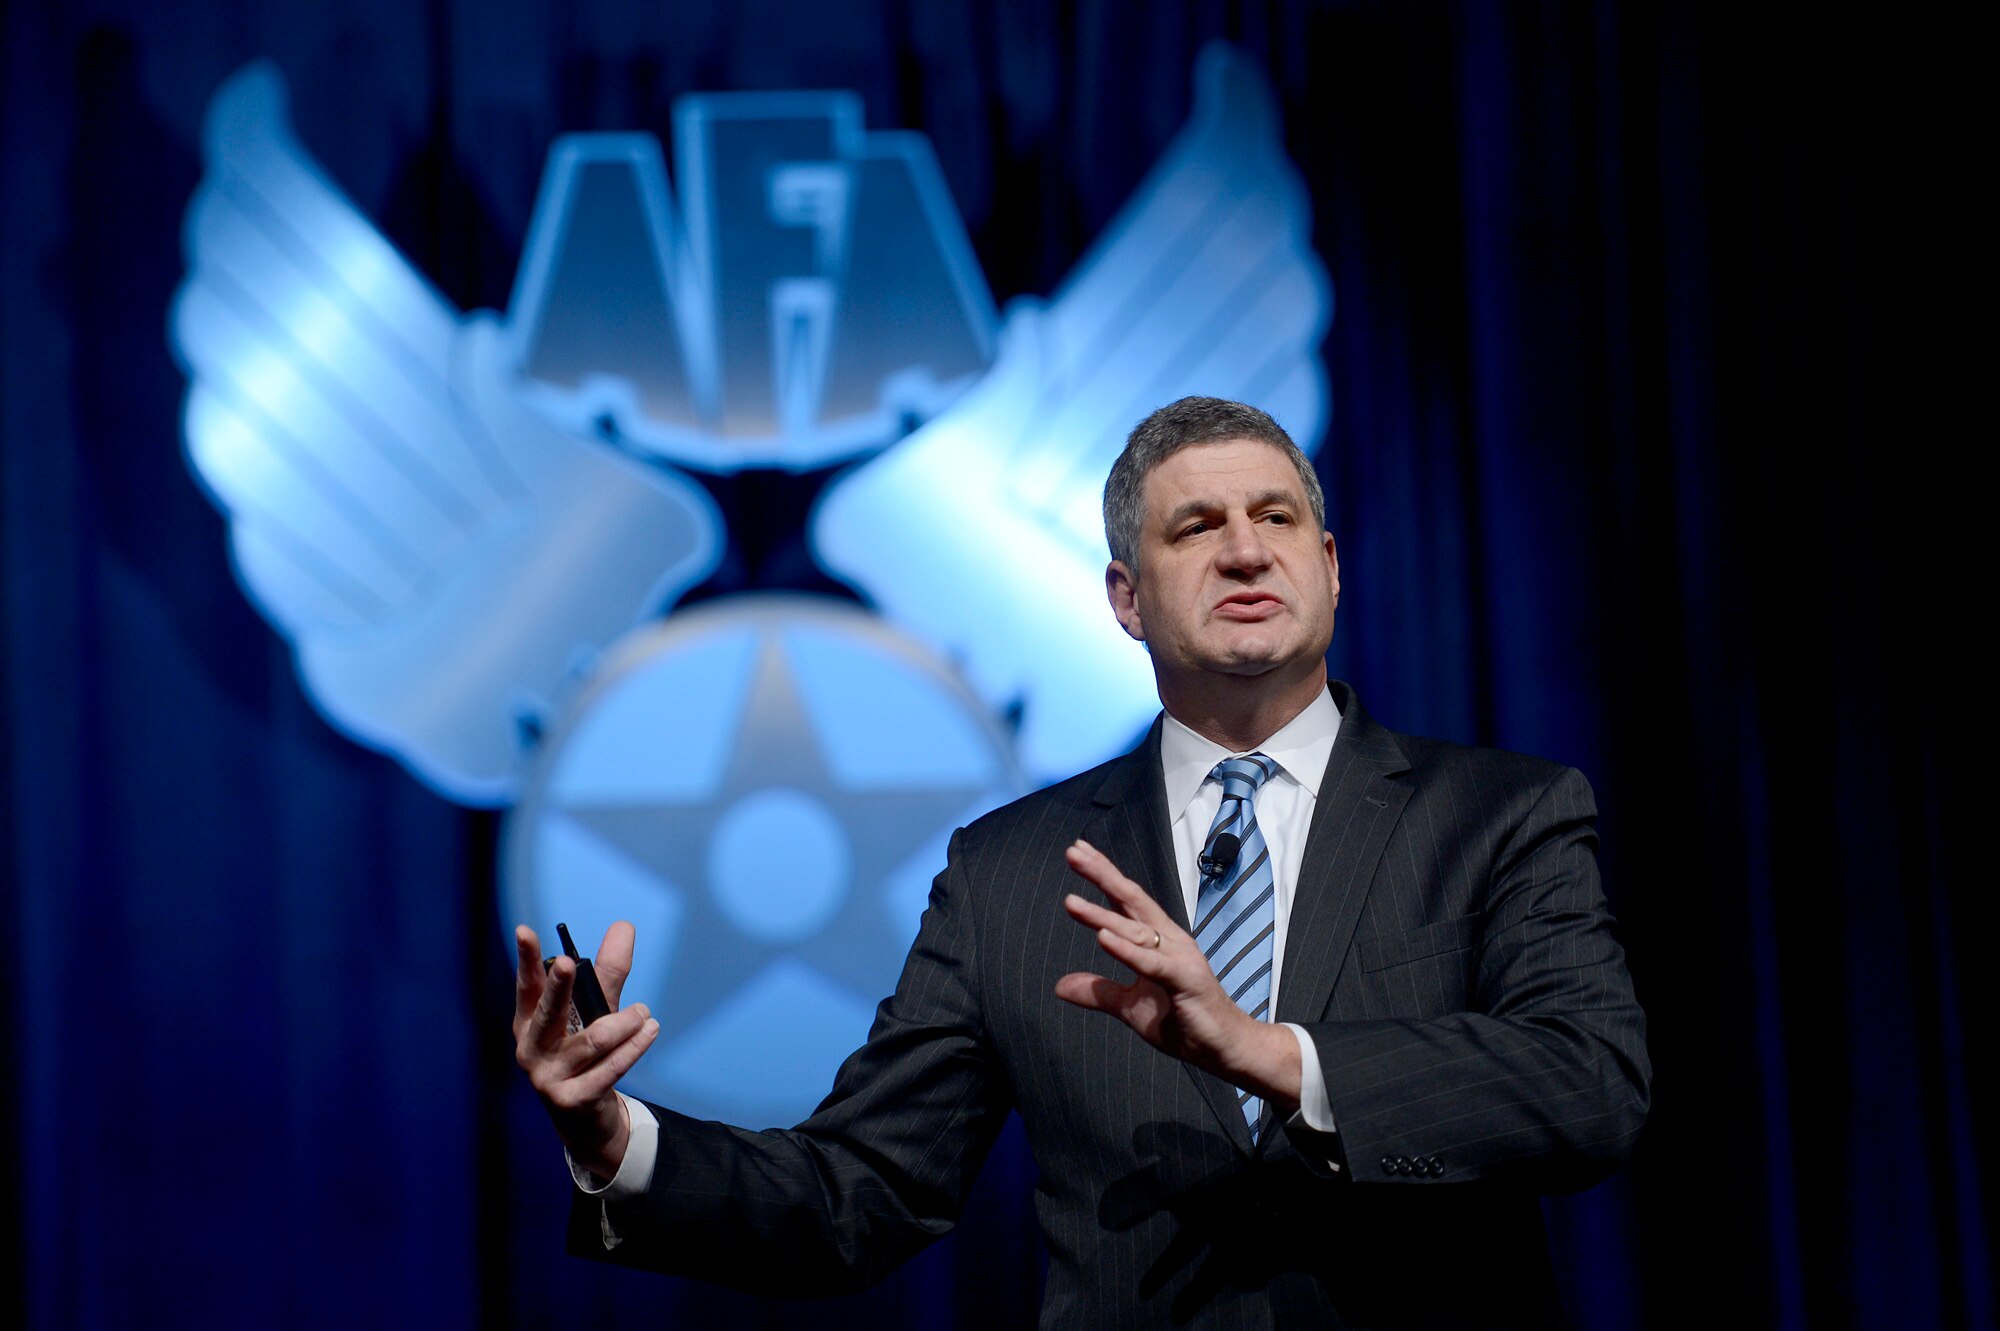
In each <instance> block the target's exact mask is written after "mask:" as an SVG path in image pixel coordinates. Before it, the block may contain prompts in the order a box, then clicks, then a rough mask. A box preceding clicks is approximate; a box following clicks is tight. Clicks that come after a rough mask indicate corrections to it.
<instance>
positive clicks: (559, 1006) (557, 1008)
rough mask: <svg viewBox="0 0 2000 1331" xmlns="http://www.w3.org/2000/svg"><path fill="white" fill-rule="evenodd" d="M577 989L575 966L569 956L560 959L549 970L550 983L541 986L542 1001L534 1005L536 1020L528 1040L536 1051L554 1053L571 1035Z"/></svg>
mask: <svg viewBox="0 0 2000 1331" xmlns="http://www.w3.org/2000/svg"><path fill="white" fill-rule="evenodd" d="M536 964H537V965H540V964H541V963H540V962H539V961H537V962H536ZM575 986H576V963H575V962H574V961H571V960H570V959H569V958H568V957H557V958H556V964H555V965H553V966H551V967H549V982H548V983H547V984H545V985H543V986H542V1000H541V1002H539V1003H537V1004H536V1005H535V1016H534V1019H533V1020H532V1021H530V1022H529V1024H528V1036H529V1039H530V1040H531V1041H532V1043H533V1044H534V1045H535V1046H536V1047H537V1048H539V1049H543V1050H552V1049H554V1048H555V1047H556V1046H557V1045H559V1044H561V1043H562V1039H563V1036H564V1035H566V1034H567V1033H568V1032H569V996H570V991H571V990H572V989H573V988H574V987H575Z"/></svg>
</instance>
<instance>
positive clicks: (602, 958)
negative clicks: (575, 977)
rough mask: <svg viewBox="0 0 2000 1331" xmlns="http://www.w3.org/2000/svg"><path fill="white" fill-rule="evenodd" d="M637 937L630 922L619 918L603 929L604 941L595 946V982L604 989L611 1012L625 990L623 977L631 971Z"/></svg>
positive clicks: (605, 998)
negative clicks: (633, 949)
mask: <svg viewBox="0 0 2000 1331" xmlns="http://www.w3.org/2000/svg"><path fill="white" fill-rule="evenodd" d="M637 938H638V933H637V931H636V930H634V929H633V928H632V925H631V923H630V922H629V921H627V920H619V921H617V922H616V923H615V924H613V925H612V926H611V927H610V928H609V929H606V930H605V931H604V941H603V942H602V943H601V944H599V945H598V948H597V960H596V962H595V963H593V965H594V967H595V969H596V971H597V984H598V987H599V988H600V989H602V990H604V1001H605V1002H606V1003H609V1004H610V1005H611V1010H612V1011H613V1012H616V1011H617V1010H618V996H619V995H620V994H622V993H624V992H625V977H626V976H628V975H630V974H631V973H632V945H633V943H634V942H635V941H636V940H637Z"/></svg>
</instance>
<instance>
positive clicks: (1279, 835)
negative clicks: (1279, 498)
mask: <svg viewBox="0 0 2000 1331" xmlns="http://www.w3.org/2000/svg"><path fill="white" fill-rule="evenodd" d="M1339 734H1340V709H1339V708H1337V707H1335V706H1334V705H1333V695H1332V694H1331V693H1328V692H1327V691H1326V690H1324V689H1322V690H1321V691H1320V695H1319V697H1318V698H1316V699H1314V700H1313V702H1312V703H1311V704H1310V705H1308V706H1307V708H1306V709H1305V710H1304V711H1303V712H1300V713H1299V714H1298V715H1297V716H1295V717H1293V718H1292V719H1291V720H1290V721H1289V722H1287V723H1286V724H1285V726H1284V727H1283V728H1282V729H1281V730H1279V731H1278V733H1277V734H1275V735H1273V736H1271V737H1270V738H1269V739H1267V740H1265V741H1264V742H1263V743H1262V744H1260V745H1258V746H1257V748H1256V749H1254V750H1246V752H1255V753H1261V754H1263V755H1264V756H1265V757H1267V758H1270V759H1273V760H1274V761H1276V762H1277V764H1278V769H1279V770H1278V772H1277V774H1276V775H1275V776H1273V777H1271V778H1270V779H1269V780H1268V781H1266V782H1265V783H1264V785H1263V787H1262V788H1261V789H1259V790H1258V792H1257V797H1256V799H1257V826H1258V828H1259V829H1260V830H1262V832H1263V833H1264V844H1265V845H1266V846H1268V847H1270V851H1271V876H1272V880H1273V887H1274V891H1273V894H1272V903H1273V904H1272V911H1273V915H1274V919H1273V921H1272V924H1273V928H1272V934H1271V1011H1273V1012H1276V1011H1277V1010H1278V987H1279V985H1280V984H1281V983H1282V982H1283V980H1284V974H1283V970H1284V959H1285V929H1286V925H1287V923H1288V922H1289V921H1290V919H1291V914H1292V896H1293V893H1294V892H1295V890H1296V889H1297V887H1298V882H1299V864H1300V862H1301V861H1302V860H1303V859H1304V858H1305V852H1306V834H1307V832H1308V831H1309V830H1310V829H1311V827H1312V816H1313V806H1314V804H1315V802H1316V801H1317V800H1318V798H1319V783H1320V778H1321V777H1323V776H1325V775H1326V763H1327V758H1328V757H1329V756H1330V755H1331V754H1332V753H1333V742H1334V740H1335V739H1336V738H1338V736H1339ZM1241 756H1243V755H1242V754H1237V753H1231V752H1230V751H1229V750H1227V749H1225V748H1223V747H1222V746H1221V745H1220V744H1217V743H1216V742H1215V741H1213V740H1210V739H1204V738H1203V737H1202V736H1200V735H1197V734H1195V732H1194V731H1192V730H1189V729H1188V728H1187V727H1186V726H1184V725H1182V724H1181V723H1180V722H1178V721H1176V720H1174V718H1173V717H1172V716H1168V717H1167V718H1166V722H1165V725H1164V727H1163V729H1162V731H1161V735H1160V767H1161V772H1162V775H1163V776H1164V777H1165V778H1166V786H1167V809H1168V811H1169V812H1170V813H1172V814H1173V831H1172V839H1173V845H1174V864H1175V867H1176V868H1177V869H1178V870H1179V871H1180V880H1181V881H1180V887H1181V900H1182V902H1183V903H1184V904H1185V905H1186V907H1187V918H1188V919H1190V920H1192V919H1193V918H1194V910H1195V898H1196V897H1197V896H1198V895H1200V892H1201V873H1200V869H1199V861H1200V859H1201V848H1202V845H1203V843H1204V842H1206V841H1207V839H1208V828H1209V824H1210V823H1212V822H1214V821H1215V811H1216V809H1218V808H1219V807H1221V804H1222V783H1221V782H1219V781H1215V780H1212V779H1210V777H1209V773H1210V772H1212V771H1213V770H1214V769H1215V765H1216V764H1217V763H1219V762H1221V761H1222V760H1223V759H1225V758H1238V757H1241ZM1284 1026H1285V1029H1286V1030H1289V1031H1290V1032H1291V1033H1292V1035H1293V1036H1294V1037H1296V1038H1297V1040H1298V1042H1299V1063H1300V1081H1299V1108H1298V1112H1297V1113H1295V1114H1294V1115H1292V1117H1291V1118H1290V1119H1289V1120H1288V1121H1287V1122H1286V1127H1287V1128H1289V1129H1292V1130H1294V1131H1296V1130H1298V1129H1300V1128H1304V1129H1307V1130H1310V1131H1312V1132H1319V1133H1327V1134H1331V1133H1332V1132H1333V1130H1334V1124H1333V1105H1332V1102H1331V1101H1330V1100H1329V1099H1328V1097H1327V1090H1326V1077H1325V1075H1324V1074H1323V1073H1322V1072H1321V1070H1320V1065H1319V1056H1318V1052H1317V1051H1316V1050H1315V1049H1314V1047H1313V1042H1312V1037H1311V1036H1310V1035H1307V1034H1306V1032H1305V1028H1304V1027H1301V1026H1298V1025H1295V1024H1293V1023H1292V1022H1286V1023H1284ZM618 1098H619V1099H620V1100H621V1101H623V1102H624V1105H625V1114H626V1118H627V1120H628V1121H629V1122H630V1124H631V1133H630V1140H629V1141H628V1142H627V1143H626V1146H625V1159H624V1160H623V1161H622V1162H621V1163H620V1164H619V1166H618V1173H617V1176H616V1177H614V1178H613V1179H611V1181H610V1182H608V1183H607V1182H605V1181H604V1180H603V1179H600V1178H598V1177H597V1176H596V1175H595V1174H592V1173H591V1172H590V1171H588V1170H586V1169H583V1168H582V1167H580V1166H579V1165H578V1164H577V1163H576V1162H575V1161H574V1160H571V1161H570V1162H569V1172H570V1175H571V1176H572V1177H573V1178H575V1180H576V1185H577V1187H579V1188H581V1189H583V1190H584V1191H585V1192H587V1193H589V1194H591V1195H592V1196H595V1197H601V1198H603V1199H604V1200H605V1201H607V1202H619V1201H627V1200H630V1199H632V1198H635V1197H639V1196H643V1195H644V1194H645V1192H646V1189H647V1188H648V1187H650V1186H651V1185H652V1182H653V1165H654V1162H655V1161H656V1160H657V1159H658V1158H659V1149H660V1124H659V1120H658V1119H656V1118H654V1117H653V1113H652V1111H651V1110H649V1109H647V1108H646V1106H645V1105H643V1104H641V1103H640V1102H639V1101H637V1100H634V1099H633V1098H632V1097H630V1096H628V1095H626V1094H625V1093H624V1092H623V1091H620V1092H619V1093H618ZM1313 1155H1314V1156H1316V1157H1317V1158H1319V1159H1320V1160H1321V1161H1322V1162H1323V1163H1325V1164H1326V1166H1327V1167H1328V1168H1329V1169H1334V1170H1337V1169H1339V1168H1340V1166H1339V1164H1338V1163H1336V1162H1335V1161H1333V1160H1332V1159H1331V1157H1332V1155H1333V1152H1332V1151H1331V1150H1330V1149H1328V1150H1315V1151H1314V1152H1313ZM600 1230H601V1232H602V1235H603V1238H604V1245H605V1247H607V1248H613V1247H616V1246H617V1245H618V1242H619V1238H618V1235H617V1233H616V1232H615V1231H613V1230H612V1228H611V1222H610V1217H609V1215H608V1214H604V1213H602V1210H601V1208H600Z"/></svg>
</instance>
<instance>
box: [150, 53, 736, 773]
mask: <svg viewBox="0 0 2000 1331" xmlns="http://www.w3.org/2000/svg"><path fill="white" fill-rule="evenodd" d="M204 153H205V160H206V174H205V175H204V177H203V180H202V185H201V188H200V189H199V190H198V191H197V193H196V195H195V198H194V200H193V202H192V203H191V204H190V205H189V208H188V218H187V225H186V234H185V244H186V249H187V256H188V264H189V272H188V277H187V281H186V282H185V284H184V285H183V286H182V288H181V290H180V292H179V294H178V296H177V297H176V300H175V305H174V315H173V338H174V345H175V349H176V351H177V352H178V354H179V355H180V357H181V359H182V361H183V363H184V364H185V366H186V367H187V371H188V375H189V379H190V381H191V383H190V388H189V393H188V403H187V410H186V416H185V425H186V432H187V448H188V461H189V463H190V465H191V466H192V467H193V469H194V471H195V473H196V475H197V476H198V477H199V478H200V479H201V481H202V483H203V484H204V486H206V488H207V489H208V492H209V494H210V496H211V497H212V498H213V499H214V500H215V502H216V503H217V505H218V506H219V507H221V508H222V509H223V511H224V512H225V513H226V514H227V515H228V517H229V519H230V539H231V545H232V549H233V552H234V555H235V561H236V569H237V574H238V576H239V578H240V579H241V581H242V582H243V585H244V589H245V591H247V592H248V593H249V594H250V596H251V598H252V599H253V600H254V601H255V602H256V604H257V606H258V608H259V609H260V610H262V611H263V613H264V614H265V616H266V617H267V618H268V619H270V621H271V622H272V624H273V625H274V626H275V627H276V628H278V629H279V631H281V632H282V633H284V634H285V635H286V636H287V637H288V638H289V639H290V640H291V642H292V645H293V648H294V650H295V652H296V653H297V657H298V664H299V673H300V677H301V679H302V680H303V681H304V683H305V686H306V690H307V692H308V694H309V695H310V696H311V697H312V700H313V702H314V704H315V705H316V706H317V707H318V708H319V709H320V711H321V712H322V713H324V714H325V715H326V717H327V719H328V720H329V721H331V722H332V723H333V724H334V725H336V726H338V727H339V728H340V729H342V730H343V731H345V732H346V733H347V734H349V735H350V736H352V737H354V738H355V739H357V740H359V741H361V742H362V743H364V744H369V745H371V746H373V747H376V748H380V749H383V750H385V751H387V752H390V753H393V754H395V755H396V756H397V757H398V758H400V759H402V761H403V762H404V763H406V764H407V765H408V766H409V768H410V770H411V771H412V772H413V773H415V774H416V775H417V776H418V777H419V778H421V779H422V780H424V781H425V782H427V783H428V784H430V785H431V786H432V787H433V788H434V789H436V790H438V791H439V792H440V793H442V794H444V795H446V796H448V797H450V798H452V799H455V800H458V801H459V802H461V803H466V804H501V803H506V802H508V801H509V800H511V799H512V798H513V795H514V791H515V785H516V782H517V780H518V777H519V768H520V764H521V759H522V752H523V744H524V739H525V737H526V736H528V735H530V734H532V727H528V726H524V725H523V722H538V721H540V720H541V719H543V718H544V717H545V716H546V715H547V714H548V713H549V712H550V711H551V710H552V708H553V707H554V705H555V703H556V700H557V699H559V698H560V697H561V696H562V695H563V694H564V693H565V692H566V691H568V690H569V689H571V688H573V687H574V686H575V683H576V678H575V674H574V672H575V670H576V669H577V668H578V667H579V666H587V665H588V664H589V663H590V661H591V660H592V659H593V658H594V656H595V655H596V654H597V653H598V652H601V651H603V650H604V649H605V648H607V647H609V646H610V645H611V643H612V642H613V641H614V640H616V639H617V638H618V636H619V635H620V634H622V633H624V632H625V631H626V630H627V629H629V628H631V627H632V626H633V625H635V624H637V623H640V622H642V621H643V620H644V619H645V618H646V617H647V616H648V615H650V614H653V613H655V612H657V611H658V610H659V609H661V608H662V607H663V606H664V605H666V604H669V603H670V602H671V601H672V599H673V598H674V597H675V596H677V595H678V594H679V593H680V591H681V590H683V589H684V588H686V587H687V586H689V585H690V584H691V583H692V582H694V581H695V580H696V579H698V578H700V577H702V576H704V575H705V574H706V573H707V572H708V570H709V569H711V568H713V567H714V564H715V561H716V559H717V558H718V557H719V555H720V552H721V542H720V526H721V523H720V519H719V517H718V515H717V514H716V512H715V511H714V506H713V504H712V502H711V501H710V500H709V499H708V497H707V495H706V494H705V493H704V492H703V491H701V490H700V489H699V488H698V487H696V486H694V485H693V484H691V483H690V482H688V481H687V480H686V479H684V478H682V477H679V476H677V475H674V474H671V473H669V472H667V471H666V470H664V469H663V468H658V467H648V466H645V465H641V464H639V463H636V462H634V461H632V460H630V459H628V458H626V457H624V456H622V455H620V454H619V453H617V452H615V451H613V450H610V449H607V448H605V447H603V446H602V445H600V444H598V443H596V442H594V441H591V440H589V439H578V438H574V437H572V436H570V435H567V434H565V433H563V432H562V431H560V430H557V429H555V428H554V427H552V426H550V425H548V424H547V423H546V422H544V421H543V420H542V419H540V418H539V417H538V416H537V415H535V414H534V413H533V412H532V411H531V410H529V409H527V408H526V407H525V406H524V405H523V404H522V402H521V401H520V399H519V397H518V395H517V393H516V392H515V390H514V388H513V385H512V371H511V370H510V369H509V365H510V361H511V357H510V355H509V349H508V347H507V344H506V342H505V340H504V339H503V338H502V337H501V335H500V333H499V330H498V328H497V326H496V325H495V324H494V322H493V320H492V319H491V317H490V316H483V315H474V316H472V317H470V318H461V317H460V316H459V314H458V312H457V311H456V310H454V309H452V308H451V306H450V305H449V304H448V303H447V302H446V301H445V300H444V299H443V298H442V297H440V296H439V295H438V294H437V293H436V292H435V291H433V290H432V289H431V288H430V286H429V285H428V284H427V283H425V282H424V280H423V279H422V278H421V277H420V276H419V275H418V274H417V273H416V271H415V270H414V269H412V268H411V267H410V266H409V265H408V264H407V263H405V262H404V261H403V260H402V258H401V257H400V256H398V255H397V254H396V252H395V251H394V249H392V248H391V247H390V246H389V245H388V244H387V243H386V242H385V241H383V240H382V238H381V237H380V236H379V235H378V234H376V232H375V231H374V229H373V228H372V227H371V226H369V225H368V223H367V222H366V221H365V220H364V219H362V218H361V216H360V215H359V214H358V213H357V212H356V211H355V210H354V208H353V207H352V205H350V204H349V203H348V202H347V200H345V199H344V198H342V197H341V195H340V193H339V191H338V190H337V189H335V188H334V186H333V185H332V184H331V183H330V182H329V181H328V180H327V179H326V178H325V176H324V174H323V173H322V172H321V171H320V170H319V169H318V167H317V166H315V165H314V164H313V163H312V161H311V160H310V159H309V158H308V157H307V156H306V155H305V153H304V151H303V150H302V149H301V148H300V147H299V146H298V144H297V143H296V142H295V141H294V139H293V138H292V135H291V131H290V129H289V127H288V126H287V124H286V117H285V96H284V89H283V85H282V84H281V83H280V81H279V79H278V76H277V74H276V73H275V72H274V71H273V70H272V69H271V68H270V67H269V66H268V65H263V64H258V65H253V66H251V67H249V68H248V69H246V70H245V71H243V72H242V73H240V74H238V75H237V76H236V77H234V78H232V79H231V80H230V81H229V82H228V83H227V84H225V85H224V86H223V88H222V89H221V90H220V91H219V92H217V94H216V96H215V100H214V102H213V104H212V106H211V108H210V113H209V117H208V123H207V129H206V133H205V136H204Z"/></svg>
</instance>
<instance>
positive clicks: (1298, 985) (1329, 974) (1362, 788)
mask: <svg viewBox="0 0 2000 1331" xmlns="http://www.w3.org/2000/svg"><path fill="white" fill-rule="evenodd" d="M1332 688H1333V694H1334V702H1335V703H1337V704H1338V705H1339V707H1340V713H1341V718H1340V737H1339V738H1338V739H1337V740H1335V741H1334V745H1333V752H1332V753H1331V754H1330V755H1328V758H1327V764H1326V776H1325V777H1324V778H1323V779H1322V780H1321V781H1320V786H1319V797H1318V798H1317V799H1316V800H1315V801H1314V802H1313V817H1312V829H1311V831H1310V832H1309V833H1308V834H1307V836H1306V850H1305V858H1304V860H1303V861H1302V863H1301V864H1300V867H1299V882H1298V888H1297V890H1296V891H1295V892H1294V893H1293V896H1292V917H1291V920H1290V923H1289V924H1288V926H1287V929H1286V939H1285V969H1284V973H1283V976H1282V978H1281V980H1280V982H1279V988H1278V1013H1277V1020H1279V1021H1294V1022H1301V1023H1304V1022H1313V1021H1318V1020H1320V1019H1321V1018H1322V1017H1324V1016H1325V1014H1326V1009H1327V1005H1328V1003H1329V1002H1330V1001H1331V999H1332V997H1333V986H1334V982H1335V981H1336V980H1338V979H1339V978H1340V967H1341V963H1342V961H1343V960H1344V959H1345V958H1346V956H1347V951H1348V945H1349V944H1350V943H1351V942H1352V941H1353V939H1354V928H1355V925H1356V924H1358V923H1359V922H1360V919H1361V905H1362V902H1363V901H1365V900H1366V899H1367V897H1368V886H1369V884H1370V883H1372V882H1373V881H1374V879H1375V867H1376V865H1377V864H1378V863H1379V862H1380V861H1381V859H1382V852H1383V850H1384V849H1385V848H1386V847H1387V846H1388V844H1389V834H1390V832H1391V831H1393V830H1394V829H1395V826H1396V822H1397V820H1398V819H1399V818H1401V817H1402V814H1403V806H1404V805H1405V804H1407V803H1409V800H1410V795H1411V793H1412V787H1411V784H1410V782H1408V781H1406V780H1398V779H1397V777H1398V776H1399V775H1400V774H1402V773H1405V772H1408V771H1409V770H1410V764H1409V761H1408V759H1406V758H1405V757H1404V755H1403V748H1402V745H1400V744H1399V743H1397V742H1396V736H1395V734H1394V733H1393V732H1391V731H1389V730H1386V729H1384V728H1383V727H1382V726H1380V725H1377V724H1376V723H1375V721H1374V720H1373V719H1372V718H1370V717H1369V715H1368V713H1366V712H1365V711H1363V710H1362V709H1361V704H1360V703H1359V702H1358V701H1357V700H1356V699H1355V697H1354V691H1353V690H1352V689H1350V688H1348V687H1347V685H1345V684H1343V683H1341V682H1340V681H1338V680H1336V681H1334V682H1333V685H1332Z"/></svg>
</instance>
